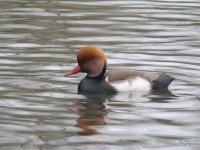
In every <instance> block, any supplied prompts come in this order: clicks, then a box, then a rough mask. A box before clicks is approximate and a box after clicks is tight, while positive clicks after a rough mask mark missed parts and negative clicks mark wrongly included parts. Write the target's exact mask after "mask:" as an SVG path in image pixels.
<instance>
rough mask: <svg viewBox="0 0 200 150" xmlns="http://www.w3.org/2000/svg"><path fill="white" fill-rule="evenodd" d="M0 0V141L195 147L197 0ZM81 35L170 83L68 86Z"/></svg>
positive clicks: (163, 149)
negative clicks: (136, 88)
mask: <svg viewBox="0 0 200 150" xmlns="http://www.w3.org/2000/svg"><path fill="white" fill-rule="evenodd" d="M0 2H1V5H0V149H2V150H11V149H17V150H21V149H29V150H30V149H34V150H37V149H41V150H46V149H51V150H54V149H55V150H62V149H80V150H82V149H88V150H90V149H92V150H93V149H98V150H100V149H114V150H121V149H123V150H124V149H125V150H126V149H127V150H129V149H140V150H151V149H152V150H199V149H200V140H199V139H200V125H199V124H200V115H199V113H200V96H199V93H200V88H199V87H200V79H199V77H200V67H199V66H200V57H199V56H200V43H199V41H200V1H199V0H134V1H133V0H130V1H129V0H126V1H117V0H115V1H110V0H109V1H82V0H77V1H64V0H48V1H43V0H37V1H33V0H20V1H18V0H1V1H0ZM85 45H98V46H99V47H101V48H103V49H104V51H105V52H106V54H107V56H108V63H109V68H108V69H110V68H122V67H124V68H129V69H132V70H144V71H160V72H167V73H169V74H171V75H172V76H174V77H175V78H176V80H175V81H174V82H173V83H172V84H171V86H170V87H169V89H170V91H171V92H164V93H151V94H145V95H142V94H140V93H121V94H117V95H114V96H110V95H107V96H105V95H104V96H102V95H97V96H85V95H79V94H77V85H78V83H79V81H80V79H81V78H82V77H83V76H84V74H78V75H75V76H72V77H70V78H64V73H65V72H66V71H68V70H70V69H71V68H73V67H74V66H75V65H76V58H75V54H76V52H77V50H78V49H79V48H81V47H83V46H85Z"/></svg>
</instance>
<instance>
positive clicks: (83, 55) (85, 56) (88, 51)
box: [77, 46, 106, 66]
mask: <svg viewBox="0 0 200 150" xmlns="http://www.w3.org/2000/svg"><path fill="white" fill-rule="evenodd" d="M94 59H103V60H104V61H105V63H106V55H105V53H104V51H103V50H102V49H101V48H98V47H96V46H86V47H83V48H81V49H80V50H79V52H78V53H77V61H78V64H79V66H82V65H83V64H84V63H86V62H87V61H90V60H94Z"/></svg>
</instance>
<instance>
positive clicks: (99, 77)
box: [65, 46, 174, 94]
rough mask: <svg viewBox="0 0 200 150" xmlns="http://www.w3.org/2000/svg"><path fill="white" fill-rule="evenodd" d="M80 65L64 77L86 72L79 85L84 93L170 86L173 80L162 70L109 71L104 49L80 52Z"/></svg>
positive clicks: (96, 48) (93, 47) (154, 88)
mask: <svg viewBox="0 0 200 150" xmlns="http://www.w3.org/2000/svg"><path fill="white" fill-rule="evenodd" d="M77 61H78V66H77V67H75V68H74V69H72V70H71V71H70V72H68V73H66V74H65V77H67V76H70V75H73V74H76V73H78V72H85V73H87V75H86V77H85V78H83V79H82V80H81V81H80V83H79V85H78V91H79V92H83V93H92V94H100V93H116V92H125V91H127V92H128V91H151V90H159V89H167V88H168V86H169V84H170V83H171V82H172V81H173V80H174V78H173V77H171V76H169V75H167V74H163V73H146V72H135V71H131V70H126V69H116V70H111V71H108V72H106V68H107V61H106V55H105V53H104V52H103V50H102V49H101V48H98V47H96V46H86V47H84V48H81V49H80V50H79V52H78V53H77Z"/></svg>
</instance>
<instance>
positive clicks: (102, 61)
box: [65, 46, 107, 77]
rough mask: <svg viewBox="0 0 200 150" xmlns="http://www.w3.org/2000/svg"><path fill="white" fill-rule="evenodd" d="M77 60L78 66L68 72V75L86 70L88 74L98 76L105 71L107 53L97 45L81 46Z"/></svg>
mask: <svg viewBox="0 0 200 150" xmlns="http://www.w3.org/2000/svg"><path fill="white" fill-rule="evenodd" d="M77 62H78V66H77V67H75V68H74V69H72V70H71V71H70V72H68V73H66V74H65V76H66V77H67V76H70V75H73V74H76V73H78V72H86V73H87V75H88V76H90V77H96V76H98V75H100V74H102V73H104V71H105V69H106V66H107V61H106V55H105V53H104V52H103V50H102V49H101V48H98V47H96V46H86V47H83V48H81V49H80V50H79V51H78V53H77Z"/></svg>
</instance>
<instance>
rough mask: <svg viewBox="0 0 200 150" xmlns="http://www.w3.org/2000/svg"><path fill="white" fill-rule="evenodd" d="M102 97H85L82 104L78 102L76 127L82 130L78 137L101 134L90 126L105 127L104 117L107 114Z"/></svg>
mask: <svg viewBox="0 0 200 150" xmlns="http://www.w3.org/2000/svg"><path fill="white" fill-rule="evenodd" d="M105 99H106V98H104V97H102V96H93V97H92V96H87V98H86V99H85V101H84V102H82V101H83V100H81V101H79V102H80V104H81V105H80V108H79V115H80V117H79V118H78V119H77V124H76V127H79V128H81V129H83V131H81V132H79V133H78V134H79V135H96V134H101V133H100V132H99V131H97V130H96V129H94V128H93V127H92V126H96V125H105V124H106V122H105V120H104V116H105V115H106V114H107V112H106V110H105V106H104V104H103V103H104V102H105Z"/></svg>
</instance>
